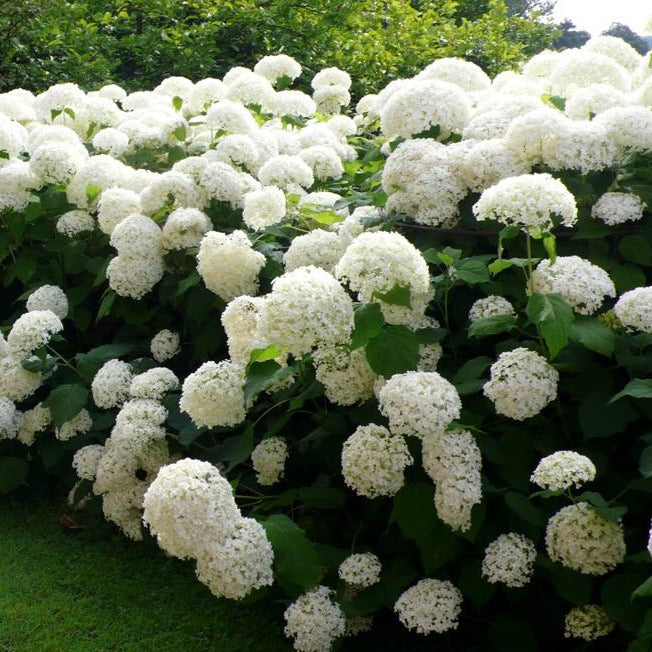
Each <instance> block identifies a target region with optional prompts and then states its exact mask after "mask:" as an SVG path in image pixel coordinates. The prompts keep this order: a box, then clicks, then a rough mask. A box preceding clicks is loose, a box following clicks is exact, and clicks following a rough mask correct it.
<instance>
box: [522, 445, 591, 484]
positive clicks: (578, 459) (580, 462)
mask: <svg viewBox="0 0 652 652" xmlns="http://www.w3.org/2000/svg"><path fill="white" fill-rule="evenodd" d="M595 473H596V471H595V465H594V464H593V462H592V461H591V460H590V459H589V458H588V457H586V456H585V455H580V454H579V453H576V452H574V451H557V452H556V453H552V454H551V455H547V456H546V457H544V458H543V459H542V460H541V461H540V462H539V463H538V464H537V467H536V469H534V471H533V472H532V475H531V476H530V482H534V484H536V485H538V486H539V487H541V488H542V489H548V490H550V491H565V490H566V489H570V488H571V487H575V488H576V489H579V488H580V487H581V486H582V485H583V484H584V483H585V482H591V480H594V479H595Z"/></svg>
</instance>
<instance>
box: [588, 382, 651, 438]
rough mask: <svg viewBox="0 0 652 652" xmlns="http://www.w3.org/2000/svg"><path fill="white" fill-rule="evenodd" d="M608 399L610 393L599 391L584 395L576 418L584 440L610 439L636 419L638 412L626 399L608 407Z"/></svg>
mask: <svg viewBox="0 0 652 652" xmlns="http://www.w3.org/2000/svg"><path fill="white" fill-rule="evenodd" d="M610 398H611V392H608V391H604V390H601V391H598V392H592V393H590V394H586V395H584V396H583V398H582V400H581V401H580V404H579V408H578V417H579V422H580V427H581V429H582V433H583V434H584V439H585V440H588V439H594V438H598V437H611V436H612V435H616V434H618V433H620V432H623V430H625V428H627V426H628V425H629V424H630V423H632V421H635V420H636V419H638V417H639V414H638V412H637V411H636V410H634V408H633V407H632V405H631V403H630V402H629V401H628V400H627V399H625V400H623V401H621V402H620V403H618V405H610V404H609V399H610Z"/></svg>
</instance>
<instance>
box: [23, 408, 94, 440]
mask: <svg viewBox="0 0 652 652" xmlns="http://www.w3.org/2000/svg"><path fill="white" fill-rule="evenodd" d="M83 411H84V412H85V410H83ZM15 421H16V423H17V424H18V425H19V428H18V433H17V434H16V439H18V441H19V442H21V443H22V444H25V445H26V446H31V445H32V444H33V443H34V441H35V438H36V433H37V432H42V431H44V430H45V429H46V428H47V427H48V426H49V425H50V424H51V423H52V415H51V414H50V408H46V407H43V404H42V403H39V404H38V405H36V406H34V407H33V408H32V409H31V410H27V411H26V412H24V413H22V416H21V415H19V413H18V412H16V419H15ZM64 425H65V424H64Z"/></svg>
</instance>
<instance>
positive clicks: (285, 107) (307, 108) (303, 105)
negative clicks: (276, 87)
mask: <svg viewBox="0 0 652 652" xmlns="http://www.w3.org/2000/svg"><path fill="white" fill-rule="evenodd" d="M316 111H317V103H316V102H315V100H313V99H312V97H310V95H306V94H305V93H302V92H301V91H279V92H278V93H276V95H275V96H274V101H273V103H272V112H273V113H274V115H275V116H277V117H282V116H297V117H301V118H311V117H312V116H313V115H315V112H316Z"/></svg>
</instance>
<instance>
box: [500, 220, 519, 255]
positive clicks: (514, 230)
mask: <svg viewBox="0 0 652 652" xmlns="http://www.w3.org/2000/svg"><path fill="white" fill-rule="evenodd" d="M520 232H521V227H520V226H506V227H504V228H503V229H501V231H500V233H499V234H498V258H502V257H503V251H504V250H505V248H504V245H503V243H504V241H505V240H513V239H514V238H515V237H516V236H518V234H519V233H520Z"/></svg>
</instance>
